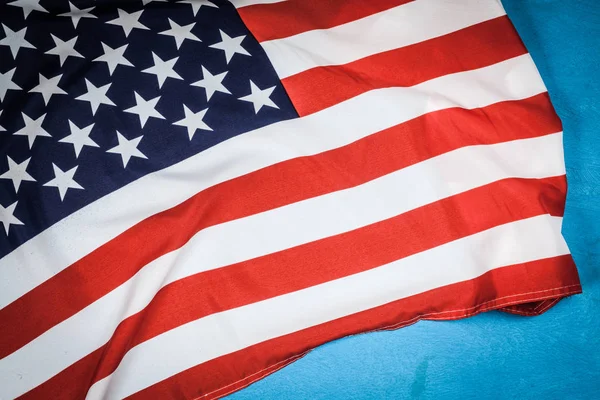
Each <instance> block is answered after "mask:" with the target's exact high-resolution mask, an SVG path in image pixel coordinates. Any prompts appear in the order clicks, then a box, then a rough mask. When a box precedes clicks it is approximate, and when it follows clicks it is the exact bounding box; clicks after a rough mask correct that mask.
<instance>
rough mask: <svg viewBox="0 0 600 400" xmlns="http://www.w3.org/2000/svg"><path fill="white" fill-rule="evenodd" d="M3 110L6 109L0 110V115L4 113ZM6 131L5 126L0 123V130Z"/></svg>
mask: <svg viewBox="0 0 600 400" xmlns="http://www.w3.org/2000/svg"><path fill="white" fill-rule="evenodd" d="M2 111H4V110H0V115H2ZM3 131H6V129H4V127H3V126H2V125H0V132H3Z"/></svg>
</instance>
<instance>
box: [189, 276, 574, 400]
mask: <svg viewBox="0 0 600 400" xmlns="http://www.w3.org/2000/svg"><path fill="white" fill-rule="evenodd" d="M572 287H577V289H574V290H569V291H566V292H559V293H554V294H552V295H548V296H543V297H535V300H545V299H549V298H554V297H556V296H559V295H560V296H569V295H571V294H576V293H579V292H580V290H579V289H580V288H581V285H580V284H573V285H566V286H560V287H557V288H553V289H545V290H537V291H532V292H526V293H519V294H513V295H508V296H502V297H498V298H497V299H493V300H488V301H484V302H483V303H479V304H477V305H475V306H472V307H468V308H464V309H457V310H448V311H437V312H432V313H426V314H421V315H419V316H417V317H414V318H411V319H409V320H405V321H402V322H398V323H395V324H391V325H387V326H384V327H382V328H377V329H376V330H386V329H394V328H400V327H404V326H407V325H411V324H413V323H416V322H418V321H419V320H422V319H425V317H429V316H433V315H440V314H449V313H459V312H464V314H463V315H462V316H461V317H468V316H471V315H473V314H477V313H480V312H483V311H487V310H489V309H491V308H494V307H499V306H504V307H506V306H510V305H514V304H519V303H521V302H523V300H524V299H522V300H513V301H510V302H506V303H504V302H502V301H500V300H503V299H507V298H512V297H520V296H528V295H532V294H538V293H546V292H552V291H560V290H564V289H567V288H572ZM532 300H534V299H532ZM490 303H495V304H492V305H490V306H489V307H486V306H484V305H487V304H490ZM482 306H483V307H482ZM548 308H549V307H548ZM470 310H474V311H470ZM456 318H459V316H451V317H434V318H429V319H431V320H448V319H456ZM309 351H310V350H308V351H306V352H304V353H302V354H301V355H294V356H292V357H288V358H286V359H284V360H282V361H279V362H277V363H275V364H273V365H270V366H268V367H266V368H263V369H261V370H259V371H256V372H254V373H252V374H251V375H248V376H247V377H245V378H242V379H238V380H237V381H235V382H232V383H230V384H227V385H225V386H222V387H220V388H219V389H215V390H213V391H211V392H208V393H205V394H203V395H201V396H198V397H196V398H194V399H193V400H198V399H200V398H206V397H208V396H210V395H211V394H213V393H216V392H219V391H221V390H223V389H225V388H228V387H230V386H233V385H236V384H238V383H240V382H242V381H245V380H247V379H248V378H250V377H252V376H255V375H258V374H261V373H263V372H265V371H268V370H270V369H272V368H273V367H275V366H277V365H280V364H284V363H285V365H287V364H290V363H291V362H293V361H295V359H297V358H300V357H303V356H304V355H306V354H307V353H308V352H309ZM285 365H281V367H280V368H277V369H276V370H274V371H270V372H269V374H271V373H273V372H275V371H277V370H279V369H281V368H283V367H285ZM269 374H266V375H261V376H259V377H258V378H256V379H252V380H250V381H248V382H246V383H247V385H245V386H244V387H247V386H249V385H251V384H252V383H254V382H256V381H258V380H260V379H262V378H264V377H265V376H267V375H269ZM240 389H241V388H235V389H232V390H230V391H228V392H225V393H222V394H218V395H216V396H215V397H213V399H217V398H221V397H224V396H227V395H228V394H231V393H233V392H236V391H238V390H240Z"/></svg>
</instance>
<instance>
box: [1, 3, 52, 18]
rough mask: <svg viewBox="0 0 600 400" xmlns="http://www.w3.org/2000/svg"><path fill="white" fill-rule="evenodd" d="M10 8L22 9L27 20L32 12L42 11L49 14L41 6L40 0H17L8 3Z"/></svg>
mask: <svg viewBox="0 0 600 400" xmlns="http://www.w3.org/2000/svg"><path fill="white" fill-rule="evenodd" d="M8 5H9V6H15V7H21V9H22V10H23V15H24V17H25V19H27V17H28V16H29V13H31V12H32V11H40V12H45V13H47V12H48V10H46V9H45V8H44V7H42V6H40V0H15V1H13V2H11V3H8Z"/></svg>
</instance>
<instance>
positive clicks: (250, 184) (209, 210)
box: [0, 94, 561, 358]
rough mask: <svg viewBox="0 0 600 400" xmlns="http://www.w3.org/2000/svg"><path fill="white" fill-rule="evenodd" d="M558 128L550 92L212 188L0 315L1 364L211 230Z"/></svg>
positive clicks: (439, 119)
mask: <svg viewBox="0 0 600 400" xmlns="http://www.w3.org/2000/svg"><path fill="white" fill-rule="evenodd" d="M560 130H561V125H560V120H559V119H558V117H557V116H556V114H554V111H553V109H552V105H551V104H550V101H549V99H548V97H547V95H546V94H542V95H538V96H534V97H532V98H530V99H527V100H522V101H515V102H503V103H498V104H495V105H492V106H488V107H485V108H483V109H478V110H463V109H458V108H457V109H449V110H443V111H439V112H434V113H430V114H427V115H425V116H423V117H420V118H416V119H414V120H411V121H409V122H407V123H405V124H401V125H398V126H396V127H393V128H390V129H387V130H385V131H382V132H379V133H377V134H374V135H371V136H369V137H367V138H364V139H362V140H359V141H357V142H355V143H353V144H350V145H348V146H344V147H341V148H339V149H335V150H332V151H328V152H324V153H321V154H318V155H315V156H311V157H300V158H297V159H293V160H288V161H285V162H282V163H279V164H277V165H275V166H271V167H267V168H264V169H262V170H259V171H256V172H254V173H251V174H247V175H244V176H242V177H239V178H236V179H234V180H231V181H227V182H224V183H222V184H219V185H216V186H214V187H211V188H209V189H207V190H204V191H203V192H200V193H198V194H197V195H195V196H194V197H192V198H190V199H188V200H187V201H185V202H183V203H182V204H180V205H178V206H177V207H174V208H172V209H170V210H167V211H164V212H161V213H159V214H156V215H154V216H152V217H150V218H148V219H146V220H144V221H142V222H141V223H139V224H138V225H136V226H134V227H132V228H130V229H129V230H127V231H126V232H124V233H123V234H121V235H119V236H118V237H116V238H115V239H113V240H111V241H109V242H108V243H106V244H105V245H104V246H102V247H100V248H99V249H97V250H95V251H93V252H92V253H90V254H89V255H87V256H86V257H84V258H82V259H81V260H79V261H78V262H76V263H75V264H73V265H71V266H70V267H68V268H66V269H65V270H63V271H61V272H60V273H59V274H57V275H55V276H54V277H52V278H51V279H49V280H47V281H46V282H44V283H43V284H41V285H40V286H38V287H36V288H35V289H33V290H31V291H30V292H29V293H27V294H25V295H24V296H22V297H21V298H19V299H18V300H16V301H15V302H13V303H11V304H10V305H8V306H7V307H5V308H4V309H2V310H0V321H11V323H10V324H2V325H0V338H2V340H1V341H0V358H2V357H4V356H6V355H8V354H10V353H12V352H13V351H15V350H17V349H18V348H20V347H21V346H23V345H25V344H26V343H28V342H30V341H31V340H33V339H34V338H35V337H37V336H39V335H40V334H42V333H43V332H45V331H46V330H48V329H50V328H51V327H52V326H54V325H56V324H58V323H60V322H62V321H64V320H65V319H67V318H69V317H70V316H72V315H74V314H75V313H77V312H79V311H80V310H82V309H83V308H85V307H87V306H88V305H90V304H91V303H92V302H94V301H96V300H98V299H99V298H101V297H102V296H104V295H106V294H107V293H109V292H110V291H111V290H113V289H115V288H116V287H118V286H120V285H121V284H123V283H124V282H126V281H127V280H128V279H129V278H131V277H132V276H133V275H134V274H135V273H137V272H138V271H139V270H140V269H141V268H142V267H143V266H144V265H146V264H148V263H149V262H151V261H152V260H154V259H156V258H158V257H160V256H161V255H163V254H166V253H168V252H170V251H172V250H175V249H178V248H179V247H181V246H182V245H184V244H185V243H186V242H187V241H188V240H189V238H190V237H191V236H193V235H194V234H195V233H196V232H198V231H199V230H201V229H204V228H206V227H208V226H211V225H215V224H219V223H223V222H226V221H229V220H233V219H237V218H242V217H245V216H248V215H252V214H256V213H259V212H263V211H266V210H269V209H272V208H275V207H279V206H283V205H286V204H290V203H293V202H297V201H301V200H304V199H306V198H310V197H314V196H319V195H323V194H326V193H329V192H332V191H336V190H341V189H345V188H349V187H352V186H355V185H358V184H361V183H364V182H366V181H369V180H371V179H374V178H377V177H379V176H382V175H385V174H388V173H390V172H393V171H395V170H398V169H400V168H404V167H406V166H408V165H411V164H414V163H417V162H420V161H423V160H426V159H428V158H430V157H433V156H436V155H439V154H442V153H445V152H448V151H451V150H454V149H456V148H459V147H462V146H467V145H475V144H492V143H497V142H502V141H508V140H514V139H520V138H529V137H536V136H541V135H545V134H548V133H553V132H557V131H560ZM232 193H235V196H232V195H231V194H232ZM164 232H169V234H168V235H165V234H164ZM65 288H68V290H65Z"/></svg>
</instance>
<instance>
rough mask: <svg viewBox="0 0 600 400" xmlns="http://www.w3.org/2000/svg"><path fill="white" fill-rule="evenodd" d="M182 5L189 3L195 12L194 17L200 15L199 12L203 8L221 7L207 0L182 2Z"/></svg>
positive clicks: (186, 0) (185, 0) (184, 0)
mask: <svg viewBox="0 0 600 400" xmlns="http://www.w3.org/2000/svg"><path fill="white" fill-rule="evenodd" d="M180 3H182V4H183V3H187V4H189V5H191V6H192V10H193V11H194V16H196V15H197V14H198V11H199V10H200V8H201V7H202V6H207V7H215V8H219V7H217V5H216V4H213V3H211V2H210V1H207V0H183V1H180Z"/></svg>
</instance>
